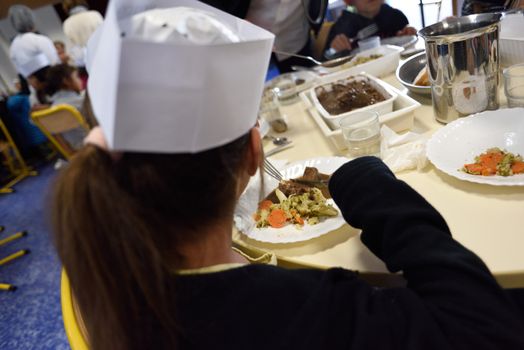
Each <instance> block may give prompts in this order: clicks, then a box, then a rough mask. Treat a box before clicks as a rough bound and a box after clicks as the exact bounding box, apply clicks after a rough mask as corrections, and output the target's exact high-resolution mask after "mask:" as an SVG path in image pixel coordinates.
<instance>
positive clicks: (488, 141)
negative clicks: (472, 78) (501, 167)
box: [427, 108, 524, 186]
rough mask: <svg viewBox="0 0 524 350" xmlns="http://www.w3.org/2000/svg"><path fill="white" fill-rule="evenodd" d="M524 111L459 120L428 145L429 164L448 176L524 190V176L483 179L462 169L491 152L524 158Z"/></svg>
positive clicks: (490, 112) (441, 130)
mask: <svg viewBox="0 0 524 350" xmlns="http://www.w3.org/2000/svg"><path fill="white" fill-rule="evenodd" d="M523 114H524V108H512V109H500V110H497V111H487V112H482V113H478V114H475V115H472V116H469V117H466V118H460V119H458V120H455V121H453V122H451V123H449V124H448V125H446V126H445V127H443V128H441V129H439V130H438V131H437V132H435V134H433V136H432V137H431V139H430V140H429V141H428V145H427V155H428V158H429V160H430V161H431V162H432V163H433V164H434V165H435V166H436V167H437V168H438V169H440V170H442V171H443V172H445V173H446V174H448V175H451V176H453V177H456V178H458V179H461V180H466V181H471V182H477V183H482V184H489V185H495V186H524V174H519V175H513V176H498V175H496V176H479V175H471V174H467V173H465V172H463V171H460V169H461V168H462V167H463V166H464V164H468V163H473V162H474V161H475V157H476V156H478V155H479V154H481V153H484V152H485V151H486V150H487V149H488V148H492V147H498V148H501V149H505V150H507V151H509V152H512V153H518V154H520V155H524V118H523V117H522V115H523Z"/></svg>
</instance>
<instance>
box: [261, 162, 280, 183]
mask: <svg viewBox="0 0 524 350" xmlns="http://www.w3.org/2000/svg"><path fill="white" fill-rule="evenodd" d="M264 171H265V172H266V173H267V174H268V175H269V176H271V177H272V178H274V179H275V180H278V181H281V180H282V174H281V173H280V171H279V170H278V169H277V168H275V166H274V165H273V164H271V162H270V161H269V160H267V158H264Z"/></svg>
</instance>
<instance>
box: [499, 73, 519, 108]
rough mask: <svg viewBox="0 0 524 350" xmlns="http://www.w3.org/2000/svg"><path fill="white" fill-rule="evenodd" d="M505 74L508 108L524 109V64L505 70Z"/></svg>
mask: <svg viewBox="0 0 524 350" xmlns="http://www.w3.org/2000/svg"><path fill="white" fill-rule="evenodd" d="M503 74H504V93H505V94H506V97H507V99H508V107H510V108H513V107H524V63H520V64H515V65H513V66H511V67H508V68H506V69H504V71H503Z"/></svg>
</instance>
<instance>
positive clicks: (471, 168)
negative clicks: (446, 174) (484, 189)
mask: <svg viewBox="0 0 524 350" xmlns="http://www.w3.org/2000/svg"><path fill="white" fill-rule="evenodd" d="M464 168H466V171H467V172H468V173H470V174H475V175H480V173H481V172H482V169H483V168H482V165H480V164H477V163H473V164H466V165H464Z"/></svg>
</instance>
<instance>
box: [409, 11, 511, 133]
mask: <svg viewBox="0 0 524 350" xmlns="http://www.w3.org/2000/svg"><path fill="white" fill-rule="evenodd" d="M500 18H501V14H500V13H489V14H480V15H471V16H465V17H459V18H450V19H447V20H444V21H442V22H439V23H436V24H434V25H431V26H429V27H426V28H423V29H422V30H420V31H419V33H418V34H419V35H420V36H421V37H423V38H424V40H425V42H426V56H427V65H428V70H429V79H430V82H431V95H432V97H433V109H434V111H435V117H436V118H437V120H438V121H440V122H442V123H449V122H451V121H453V120H455V119H457V118H458V117H462V116H466V115H469V114H472V113H477V112H482V111H484V110H486V109H497V108H498V107H499V96H498V85H499V44H498V43H499V40H498V38H499V27H500V26H499V22H500Z"/></svg>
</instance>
